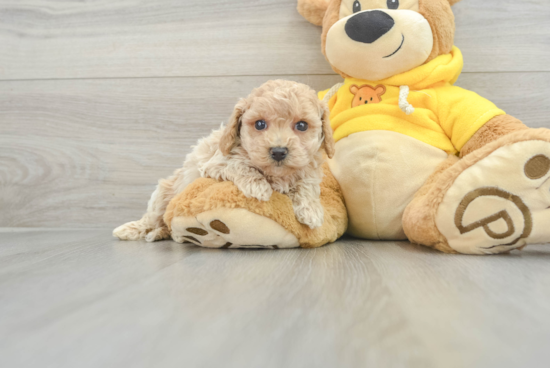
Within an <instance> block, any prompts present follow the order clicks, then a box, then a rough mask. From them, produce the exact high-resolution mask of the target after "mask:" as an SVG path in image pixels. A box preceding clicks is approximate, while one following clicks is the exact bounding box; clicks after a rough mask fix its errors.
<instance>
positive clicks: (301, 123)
mask: <svg viewBox="0 0 550 368" xmlns="http://www.w3.org/2000/svg"><path fill="white" fill-rule="evenodd" d="M307 128H309V126H308V125H307V123H306V122H305V121H299V122H297V123H296V130H299V131H301V132H305V131H306V130H307Z"/></svg>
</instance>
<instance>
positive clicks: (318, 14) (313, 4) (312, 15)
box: [298, 0, 330, 26]
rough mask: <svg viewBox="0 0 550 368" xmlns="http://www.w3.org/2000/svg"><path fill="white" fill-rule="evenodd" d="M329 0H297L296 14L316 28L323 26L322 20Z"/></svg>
mask: <svg viewBox="0 0 550 368" xmlns="http://www.w3.org/2000/svg"><path fill="white" fill-rule="evenodd" d="M329 2H330V0H298V13H300V15H301V16H302V17H304V18H306V20H307V21H308V22H310V23H313V24H315V25H316V26H320V25H323V18H324V17H325V13H326V12H327V9H328V4H329Z"/></svg>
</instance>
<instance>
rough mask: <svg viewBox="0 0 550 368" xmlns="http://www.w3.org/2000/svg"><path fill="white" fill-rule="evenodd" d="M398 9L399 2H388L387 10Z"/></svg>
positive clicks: (394, 0)
mask: <svg viewBox="0 0 550 368" xmlns="http://www.w3.org/2000/svg"><path fill="white" fill-rule="evenodd" d="M397 8H399V0H388V9H397Z"/></svg>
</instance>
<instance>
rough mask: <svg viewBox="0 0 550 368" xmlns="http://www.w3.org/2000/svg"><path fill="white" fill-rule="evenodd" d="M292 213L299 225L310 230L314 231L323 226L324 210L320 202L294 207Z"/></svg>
mask: <svg viewBox="0 0 550 368" xmlns="http://www.w3.org/2000/svg"><path fill="white" fill-rule="evenodd" d="M294 213H295V215H296V219H297V220H298V221H299V222H300V223H302V224H304V225H307V226H309V228H310V229H316V228H318V227H321V226H323V222H324V210H323V206H322V205H321V203H320V202H319V203H309V204H308V205H306V206H299V207H295V208H294Z"/></svg>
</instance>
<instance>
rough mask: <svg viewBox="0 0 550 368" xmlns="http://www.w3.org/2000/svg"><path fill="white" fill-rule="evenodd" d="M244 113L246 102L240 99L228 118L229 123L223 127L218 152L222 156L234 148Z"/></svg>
mask: <svg viewBox="0 0 550 368" xmlns="http://www.w3.org/2000/svg"><path fill="white" fill-rule="evenodd" d="M245 111H246V100H245V99H244V98H243V99H241V100H240V101H239V102H238V103H237V104H236V105H235V109H233V114H231V117H230V118H229V122H228V123H227V126H226V127H225V131H224V132H223V135H222V137H221V139H220V151H221V152H222V153H223V155H224V156H227V155H228V154H229V152H231V149H233V147H235V144H236V143H237V138H238V136H239V130H240V129H241V118H242V116H243V114H244V112H245Z"/></svg>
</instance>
